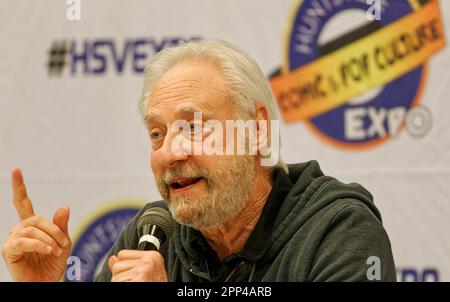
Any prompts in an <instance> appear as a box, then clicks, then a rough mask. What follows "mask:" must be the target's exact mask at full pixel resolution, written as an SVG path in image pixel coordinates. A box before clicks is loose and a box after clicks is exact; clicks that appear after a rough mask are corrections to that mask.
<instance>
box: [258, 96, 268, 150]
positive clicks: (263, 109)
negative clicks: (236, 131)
mask: <svg viewBox="0 0 450 302" xmlns="http://www.w3.org/2000/svg"><path fill="white" fill-rule="evenodd" d="M255 113H256V114H255V120H256V129H257V133H256V135H257V136H256V137H257V140H256V141H257V142H256V143H257V145H256V146H255V147H256V150H258V153H259V152H260V149H261V148H262V147H264V146H266V147H267V146H268V144H269V133H270V114H269V109H268V108H267V106H266V104H264V103H263V102H261V101H257V102H255ZM261 127H264V129H262V128H261ZM260 140H261V141H260Z"/></svg>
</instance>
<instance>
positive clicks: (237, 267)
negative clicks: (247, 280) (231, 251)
mask: <svg viewBox="0 0 450 302" xmlns="http://www.w3.org/2000/svg"><path fill="white" fill-rule="evenodd" d="M243 265H245V261H241V262H239V264H238V265H236V267H235V268H234V269H233V270H232V271H231V273H230V274H229V275H228V276H227V277H226V278H225V280H224V281H223V282H230V280H231V278H233V277H234V275H235V273H236V272H237V271H238V270H239V269H240V268H241V267H242V266H243Z"/></svg>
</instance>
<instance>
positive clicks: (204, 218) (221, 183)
mask: <svg viewBox="0 0 450 302" xmlns="http://www.w3.org/2000/svg"><path fill="white" fill-rule="evenodd" d="M254 160H255V159H254V156H238V157H234V158H232V159H230V160H229V161H227V162H226V166H224V167H217V169H215V170H214V171H211V172H208V171H205V170H200V169H193V168H188V167H177V168H172V169H167V170H166V172H165V175H164V176H163V177H162V179H161V180H160V181H158V188H159V191H160V193H161V196H162V197H163V198H164V200H166V201H167V203H168V205H169V210H170V212H171V214H172V216H173V218H174V219H175V220H176V221H177V222H178V223H180V224H183V225H187V226H190V227H192V228H195V229H197V230H200V229H209V228H216V227H220V226H222V225H224V224H225V223H226V222H227V221H229V220H231V219H233V218H235V217H237V216H238V215H239V214H240V213H241V212H242V211H243V210H244V208H245V206H246V205H247V202H248V199H249V197H250V194H251V192H252V191H253V185H254V178H255V168H254ZM177 176H179V177H204V180H205V181H206V194H205V196H203V197H201V198H197V199H196V200H193V198H192V197H191V196H189V195H184V196H177V197H175V198H170V196H169V195H170V194H169V187H168V185H167V180H168V179H170V178H172V177H177ZM186 212H187V213H190V215H182V213H186Z"/></svg>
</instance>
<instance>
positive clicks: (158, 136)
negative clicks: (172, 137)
mask: <svg viewBox="0 0 450 302" xmlns="http://www.w3.org/2000/svg"><path fill="white" fill-rule="evenodd" d="M150 137H151V138H152V140H154V141H157V140H159V139H161V137H162V134H161V132H159V131H154V132H152V133H151V134H150Z"/></svg>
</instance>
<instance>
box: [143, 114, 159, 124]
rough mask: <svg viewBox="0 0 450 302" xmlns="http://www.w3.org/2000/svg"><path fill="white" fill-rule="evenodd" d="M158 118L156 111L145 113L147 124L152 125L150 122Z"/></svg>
mask: <svg viewBox="0 0 450 302" xmlns="http://www.w3.org/2000/svg"><path fill="white" fill-rule="evenodd" d="M157 118H158V114H156V113H154V112H149V113H148V114H146V115H145V117H144V121H145V123H146V124H147V125H150V123H151V122H152V121H153V120H154V119H157Z"/></svg>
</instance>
